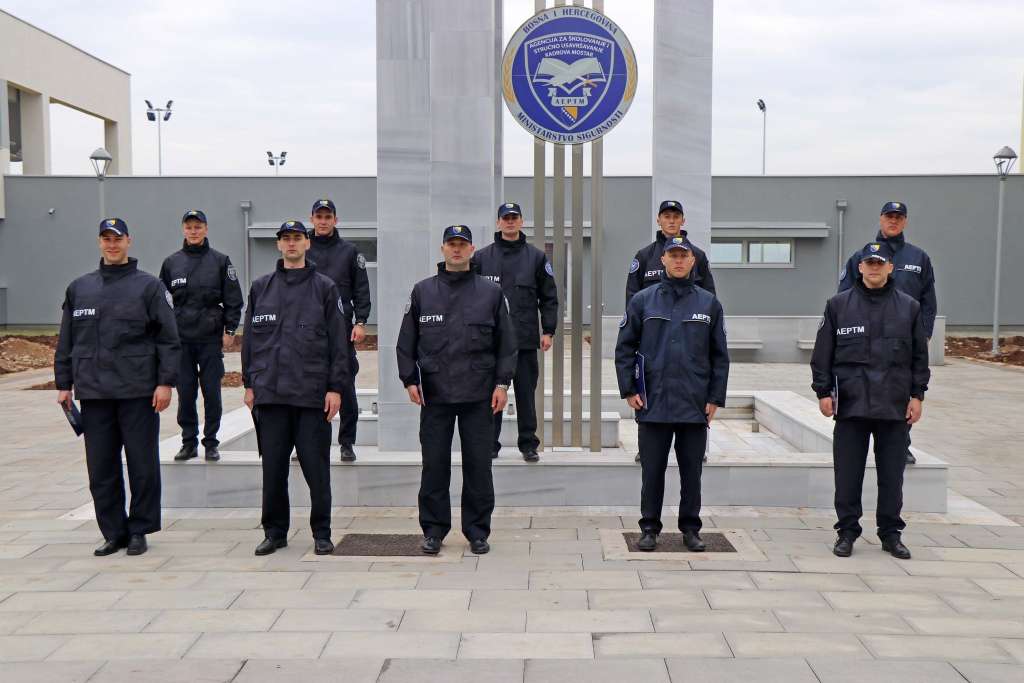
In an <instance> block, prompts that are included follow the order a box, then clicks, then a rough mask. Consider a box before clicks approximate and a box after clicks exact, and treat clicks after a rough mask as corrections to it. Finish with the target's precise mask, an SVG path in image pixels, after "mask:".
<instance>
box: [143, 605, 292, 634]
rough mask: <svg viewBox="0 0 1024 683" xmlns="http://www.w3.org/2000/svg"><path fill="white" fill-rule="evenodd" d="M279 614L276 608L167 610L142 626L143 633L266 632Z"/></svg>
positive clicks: (279, 611)
mask: <svg viewBox="0 0 1024 683" xmlns="http://www.w3.org/2000/svg"><path fill="white" fill-rule="evenodd" d="M280 615H281V610H276V609H244V610H241V609H240V610H219V609H175V610H167V611H165V612H162V613H161V614H160V616H158V617H157V618H156V619H154V620H153V622H152V623H150V624H149V626H147V627H146V633H199V632H204V633H213V632H248V631H268V630H270V627H271V626H272V625H273V624H274V621H275V620H276V619H277V618H278V616H280Z"/></svg>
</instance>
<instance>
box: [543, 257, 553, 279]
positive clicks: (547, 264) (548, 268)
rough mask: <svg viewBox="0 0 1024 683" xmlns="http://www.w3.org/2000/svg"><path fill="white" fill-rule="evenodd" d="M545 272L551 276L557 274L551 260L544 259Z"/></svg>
mask: <svg viewBox="0 0 1024 683" xmlns="http://www.w3.org/2000/svg"><path fill="white" fill-rule="evenodd" d="M544 272H545V273H547V274H548V276H549V277H554V276H555V269H554V268H552V267H551V261H548V260H546V259H545V261H544Z"/></svg>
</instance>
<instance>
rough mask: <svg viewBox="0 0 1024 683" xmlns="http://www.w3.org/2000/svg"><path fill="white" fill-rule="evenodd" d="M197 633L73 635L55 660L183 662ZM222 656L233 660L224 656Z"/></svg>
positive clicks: (55, 653)
mask: <svg viewBox="0 0 1024 683" xmlns="http://www.w3.org/2000/svg"><path fill="white" fill-rule="evenodd" d="M198 637H199V635H198V634H197V633H117V634H96V635H77V636H71V637H69V638H68V639H67V641H66V642H65V643H64V644H63V645H61V646H60V647H59V648H58V649H57V650H56V651H55V652H54V653H53V654H51V655H50V657H49V659H50V660H51V661H76V660H83V659H87V660H103V659H106V660H112V659H180V658H181V657H182V656H184V655H185V653H186V652H188V650H189V648H190V647H192V645H193V643H195V642H196V638H198ZM220 657H228V658H231V656H230V655H228V654H225V653H222V654H221V655H220Z"/></svg>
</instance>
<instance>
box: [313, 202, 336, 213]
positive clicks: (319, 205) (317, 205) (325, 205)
mask: <svg viewBox="0 0 1024 683" xmlns="http://www.w3.org/2000/svg"><path fill="white" fill-rule="evenodd" d="M320 209H327V210H328V211H330V212H331V213H333V214H334V215H335V216H337V215H338V209H337V207H335V206H334V202H332V201H331V200H330V199H318V200H316V201H315V202H313V208H312V209H310V211H309V213H310V215H312V214H314V213H316V212H317V211H319V210H320Z"/></svg>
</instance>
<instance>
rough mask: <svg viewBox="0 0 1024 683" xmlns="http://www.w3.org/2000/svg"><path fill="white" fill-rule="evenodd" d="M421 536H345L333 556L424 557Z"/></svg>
mask: <svg viewBox="0 0 1024 683" xmlns="http://www.w3.org/2000/svg"><path fill="white" fill-rule="evenodd" d="M422 542H423V537H422V536H420V535H419V534H345V535H344V536H342V537H341V540H340V541H338V542H337V544H335V546H334V552H333V553H331V554H332V555H341V556H344V557H423V551H422V550H420V543H422Z"/></svg>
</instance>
